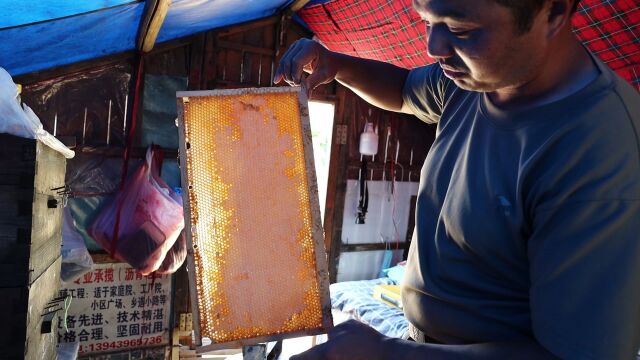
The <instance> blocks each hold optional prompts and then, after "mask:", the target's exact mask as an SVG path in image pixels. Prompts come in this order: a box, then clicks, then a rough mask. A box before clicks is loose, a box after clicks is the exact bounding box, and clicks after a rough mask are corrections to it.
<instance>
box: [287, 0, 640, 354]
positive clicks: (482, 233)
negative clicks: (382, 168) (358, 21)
mask: <svg viewBox="0 0 640 360" xmlns="http://www.w3.org/2000/svg"><path fill="white" fill-rule="evenodd" d="M575 6H576V2H575V0H414V8H415V9H416V10H417V12H418V13H419V14H420V15H421V16H422V17H423V18H424V20H425V21H426V23H427V29H426V30H427V36H428V52H429V55H430V56H431V57H433V58H434V59H436V60H437V64H434V65H431V66H426V67H423V68H418V69H415V70H412V71H407V70H405V69H401V68H398V67H395V66H393V65H389V64H384V63H381V62H376V61H371V60H363V59H357V58H353V57H349V56H345V55H341V54H337V53H333V52H330V51H328V50H326V49H325V48H323V47H322V46H320V45H319V44H317V43H315V42H311V41H308V40H306V41H305V40H303V41H298V42H296V43H295V44H294V45H293V46H292V47H291V49H290V50H289V51H288V52H287V54H285V56H284V57H283V59H282V61H281V63H280V65H279V67H278V71H277V72H276V76H275V80H276V81H281V80H284V81H286V82H288V83H290V84H302V85H303V86H305V87H306V88H307V89H313V88H315V87H316V86H318V85H319V84H321V83H327V82H329V81H332V80H333V79H336V80H337V81H339V82H340V83H342V84H344V85H345V86H347V87H349V88H350V89H352V90H353V91H354V92H356V93H357V94H358V95H360V96H361V97H362V98H364V99H365V100H367V101H369V102H370V103H372V104H374V105H376V106H379V107H381V108H384V109H387V110H391V111H401V112H405V113H411V114H415V115H416V116H417V117H418V118H420V119H421V120H423V121H426V122H430V123H437V124H438V128H437V133H436V140H435V142H434V144H433V145H432V147H431V150H430V152H429V154H428V156H427V158H426V160H425V164H424V167H423V170H422V174H421V181H420V188H419V194H418V205H417V211H416V231H415V232H414V236H415V238H414V241H413V242H412V245H411V249H410V253H409V259H408V265H407V275H406V278H405V282H404V287H403V303H404V304H405V314H406V317H407V319H408V320H409V322H410V323H411V327H410V336H411V337H412V338H413V339H414V340H416V341H415V342H410V341H406V340H400V339H391V338H387V337H384V336H382V335H381V334H379V333H377V332H376V331H374V330H372V329H370V328H368V327H366V326H364V325H361V324H358V323H355V322H348V323H346V324H344V325H339V326H337V327H336V328H334V329H333V330H332V331H331V333H330V334H329V338H330V339H329V341H328V342H327V343H325V344H322V345H319V346H317V347H315V348H313V349H311V350H309V351H308V352H306V353H304V354H302V355H300V356H299V357H295V359H305V360H306V359H418V358H420V359H422V358H424V359H454V358H465V359H467V358H468V359H475V358H483V359H484V358H487V359H503V358H517V359H524V358H535V359H541V358H555V357H560V358H580V359H583V358H584V359H625V358H628V359H631V358H634V357H635V353H636V351H637V349H638V346H639V345H640V235H639V234H640V152H639V149H640V143H639V141H638V138H639V136H640V134H639V133H638V129H639V128H640V96H638V94H637V93H636V92H635V91H634V90H633V89H632V88H631V87H630V86H629V85H628V84H626V83H625V82H624V81H623V80H621V79H620V78H618V77H617V76H616V75H615V74H614V73H613V72H612V71H611V70H609V69H608V68H607V67H606V66H605V65H603V64H602V63H601V62H600V61H599V60H597V59H596V58H595V57H593V55H591V54H590V53H589V52H588V51H587V50H586V49H585V48H584V47H583V46H582V45H581V44H580V43H579V42H578V40H577V39H576V38H575V37H574V35H573V33H572V31H571V24H570V18H571V14H572V13H573V11H575ZM303 72H307V73H309V74H310V75H309V76H308V77H306V78H304V77H303V76H302V75H303Z"/></svg>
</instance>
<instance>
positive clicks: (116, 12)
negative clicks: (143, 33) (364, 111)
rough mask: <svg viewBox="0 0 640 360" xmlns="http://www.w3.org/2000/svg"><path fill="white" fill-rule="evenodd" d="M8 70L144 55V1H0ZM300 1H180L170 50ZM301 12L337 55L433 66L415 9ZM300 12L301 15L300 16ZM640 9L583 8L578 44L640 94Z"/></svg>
mask: <svg viewBox="0 0 640 360" xmlns="http://www.w3.org/2000/svg"><path fill="white" fill-rule="evenodd" d="M0 2H1V3H2V9H3V11H2V12H1V13H0V67H3V68H5V69H6V70H7V71H8V72H9V73H10V74H11V75H13V76H16V75H22V74H26V73H30V72H33V71H39V70H44V69H48V68H53V67H56V66H61V65H66V64H71V63H74V62H79V61H84V60H90V59H94V58H99V57H103V56H107V55H111V54H116V53H121V52H125V51H129V50H133V49H135V48H136V36H137V32H138V28H139V26H140V22H141V19H142V16H143V12H144V11H143V10H144V8H145V1H144V0H82V1H68V0H47V1H42V0H0ZM292 3H294V0H242V1H240V0H172V2H171V5H170V7H169V10H168V12H167V15H166V18H165V20H164V23H163V24H162V27H161V29H160V32H159V34H158V37H157V40H156V41H157V42H158V43H162V42H166V41H170V40H173V39H177V38H181V37H185V36H189V35H192V34H195V33H199V32H203V31H206V30H210V29H214V28H218V27H223V26H228V25H234V24H238V23H242V22H247V21H251V20H256V19H260V18H264V17H268V16H271V15H274V14H277V13H279V12H281V11H282V10H283V9H285V8H286V7H288V6H291V5H292ZM295 3H296V5H299V4H300V3H306V6H305V7H304V8H303V9H302V10H300V11H299V12H298V15H299V16H300V18H301V19H302V20H303V21H304V22H305V23H306V25H307V27H308V28H309V29H310V30H311V31H313V32H314V34H315V35H316V36H317V37H318V39H319V40H320V41H322V42H323V43H324V44H325V46H327V47H328V48H329V49H332V50H335V51H339V52H343V53H347V54H353V55H356V56H360V57H365V58H371V59H378V60H383V61H388V62H391V63H394V64H397V65H399V66H404V67H408V68H411V67H415V66H420V65H424V64H425V63H428V62H430V61H431V59H429V58H428V57H427V56H426V40H425V38H424V26H423V24H422V21H421V20H420V17H419V16H418V15H417V13H416V12H415V11H414V10H413V9H412V8H411V0H310V1H296V2H295ZM293 7H294V8H295V6H293ZM638 24H640V2H638V1H637V0H581V3H580V7H579V10H578V12H577V14H576V15H575V16H574V19H573V25H574V29H575V32H576V34H577V36H578V37H579V38H580V39H581V40H582V41H583V43H584V44H585V45H586V46H587V47H589V48H590V49H591V51H592V52H594V53H595V54H596V55H598V56H599V57H600V58H601V59H602V60H603V61H604V62H605V63H607V64H608V65H609V66H610V67H611V68H612V69H614V70H616V71H617V72H618V74H620V75H621V76H622V77H623V78H625V79H626V80H627V81H629V82H630V83H631V84H632V85H633V86H634V87H636V88H637V89H638V90H639V91H640V26H638Z"/></svg>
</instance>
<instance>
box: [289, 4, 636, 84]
mask: <svg viewBox="0 0 640 360" xmlns="http://www.w3.org/2000/svg"><path fill="white" fill-rule="evenodd" d="M298 14H299V15H300V17H301V18H302V19H303V20H304V21H305V22H306V23H307V25H308V26H309V28H310V29H311V30H312V31H313V32H314V33H315V34H316V36H317V37H318V39H319V40H320V41H321V42H322V43H323V44H325V46H327V47H328V48H329V49H331V50H334V51H339V52H342V53H345V54H349V55H354V56H359V57H364V58H369V59H375V60H381V61H386V62H390V63H393V64H396V65H398V66H403V67H406V68H414V67H417V66H421V65H425V64H428V63H430V62H432V61H433V60H432V59H431V58H429V57H428V56H427V51H426V40H425V35H424V23H423V22H422V20H421V19H420V16H419V15H418V14H417V13H416V12H415V11H414V10H413V8H412V7H411V0H331V1H328V2H326V3H324V4H317V5H312V6H309V7H306V8H304V9H302V10H300V12H299V13H298ZM573 25H574V28H575V32H576V34H577V36H578V37H579V38H580V39H581V40H582V41H583V42H584V43H585V44H586V45H587V47H588V48H589V49H590V50H591V51H592V52H593V53H594V54H597V55H598V56H599V57H600V58H601V59H602V60H603V61H604V62H605V63H607V65H609V66H610V67H611V68H612V69H613V70H615V71H616V72H617V73H618V74H619V75H620V76H622V77H623V78H624V79H626V80H627V81H628V82H629V83H630V84H631V85H633V86H634V87H635V88H636V89H638V91H640V1H639V0H582V1H581V3H580V6H579V7H578V12H577V13H576V14H575V15H574V18H573Z"/></svg>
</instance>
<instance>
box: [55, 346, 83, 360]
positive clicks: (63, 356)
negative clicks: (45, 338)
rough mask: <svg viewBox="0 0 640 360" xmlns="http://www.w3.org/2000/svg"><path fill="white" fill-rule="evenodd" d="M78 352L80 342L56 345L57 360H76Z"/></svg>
mask: <svg viewBox="0 0 640 360" xmlns="http://www.w3.org/2000/svg"><path fill="white" fill-rule="evenodd" d="M79 350H80V342H73V343H64V342H61V343H59V344H58V351H57V353H58V357H57V359H58V360H76V359H77V358H78V351H79Z"/></svg>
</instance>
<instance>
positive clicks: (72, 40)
mask: <svg viewBox="0 0 640 360" xmlns="http://www.w3.org/2000/svg"><path fill="white" fill-rule="evenodd" d="M143 8H144V3H136V4H133V5H127V6H119V7H115V8H111V9H108V10H104V11H99V12H93V13H89V14H85V15H81V16H74V17H69V18H64V19H60V20H55V21H50V22H43V23H38V24H33V25H28V26H21V27H16V28H10V29H5V30H0V66H1V67H3V68H5V69H6V70H7V71H8V72H9V73H10V74H11V75H12V76H15V75H19V74H25V73H29V72H32V71H37V70H43V69H48V68H52V67H55V66H60V65H65V64H71V63H74V62H78V61H82V60H89V59H93V58H99V57H103V56H106V55H110V54H116V53H119V52H124V51H127V50H131V49H133V48H135V39H136V33H137V31H138V23H139V20H140V17H141V16H142V10H143ZM4 17H6V14H3V15H0V18H4Z"/></svg>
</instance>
